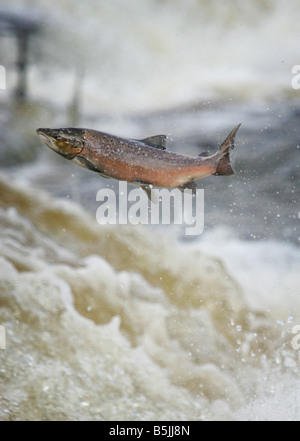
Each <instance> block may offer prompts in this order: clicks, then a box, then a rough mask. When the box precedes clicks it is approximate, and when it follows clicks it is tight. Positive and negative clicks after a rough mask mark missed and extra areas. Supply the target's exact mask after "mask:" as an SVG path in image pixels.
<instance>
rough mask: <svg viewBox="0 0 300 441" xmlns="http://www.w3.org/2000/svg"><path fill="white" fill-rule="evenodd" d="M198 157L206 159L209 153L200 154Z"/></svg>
mask: <svg viewBox="0 0 300 441" xmlns="http://www.w3.org/2000/svg"><path fill="white" fill-rule="evenodd" d="M198 156H203V157H204V158H207V157H208V156H210V153H209V152H202V153H200V155H198Z"/></svg>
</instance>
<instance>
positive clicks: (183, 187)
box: [178, 181, 197, 193]
mask: <svg viewBox="0 0 300 441" xmlns="http://www.w3.org/2000/svg"><path fill="white" fill-rule="evenodd" d="M178 188H179V190H181V191H184V190H186V189H188V190H192V191H193V193H196V191H197V184H196V182H195V181H189V182H187V183H186V184H183V185H181V186H180V187H178Z"/></svg>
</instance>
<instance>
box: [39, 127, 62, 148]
mask: <svg viewBox="0 0 300 441" xmlns="http://www.w3.org/2000/svg"><path fill="white" fill-rule="evenodd" d="M36 133H37V134H38V136H39V138H40V139H41V140H42V141H43V143H44V144H46V146H47V147H50V149H52V150H54V151H55V152H58V148H57V145H56V142H55V139H54V138H52V136H51V135H49V134H47V131H46V130H44V129H38V130H37V131H36Z"/></svg>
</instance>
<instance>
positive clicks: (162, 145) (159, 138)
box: [140, 135, 167, 150]
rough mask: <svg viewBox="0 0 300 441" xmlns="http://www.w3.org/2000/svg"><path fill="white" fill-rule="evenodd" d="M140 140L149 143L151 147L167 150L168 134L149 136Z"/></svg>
mask: <svg viewBox="0 0 300 441" xmlns="http://www.w3.org/2000/svg"><path fill="white" fill-rule="evenodd" d="M140 141H141V142H143V143H144V144H147V145H149V146H150V147H155V148H157V149H160V150H166V143H167V137H166V135H156V136H150V137H149V138H145V139H141V140H140Z"/></svg>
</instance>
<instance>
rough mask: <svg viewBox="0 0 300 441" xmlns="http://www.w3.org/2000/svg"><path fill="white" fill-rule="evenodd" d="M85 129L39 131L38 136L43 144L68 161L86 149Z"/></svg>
mask: <svg viewBox="0 0 300 441" xmlns="http://www.w3.org/2000/svg"><path fill="white" fill-rule="evenodd" d="M84 132H85V130H83V129H76V128H68V129H38V130H37V134H38V136H39V137H40V139H41V140H42V141H43V143H44V144H45V145H46V146H47V147H49V148H50V149H52V150H54V151H55V152H56V153H58V154H59V155H61V156H63V157H64V158H66V159H73V158H75V157H76V156H77V155H78V154H79V153H81V151H82V150H83V148H84V144H85V138H84Z"/></svg>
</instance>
